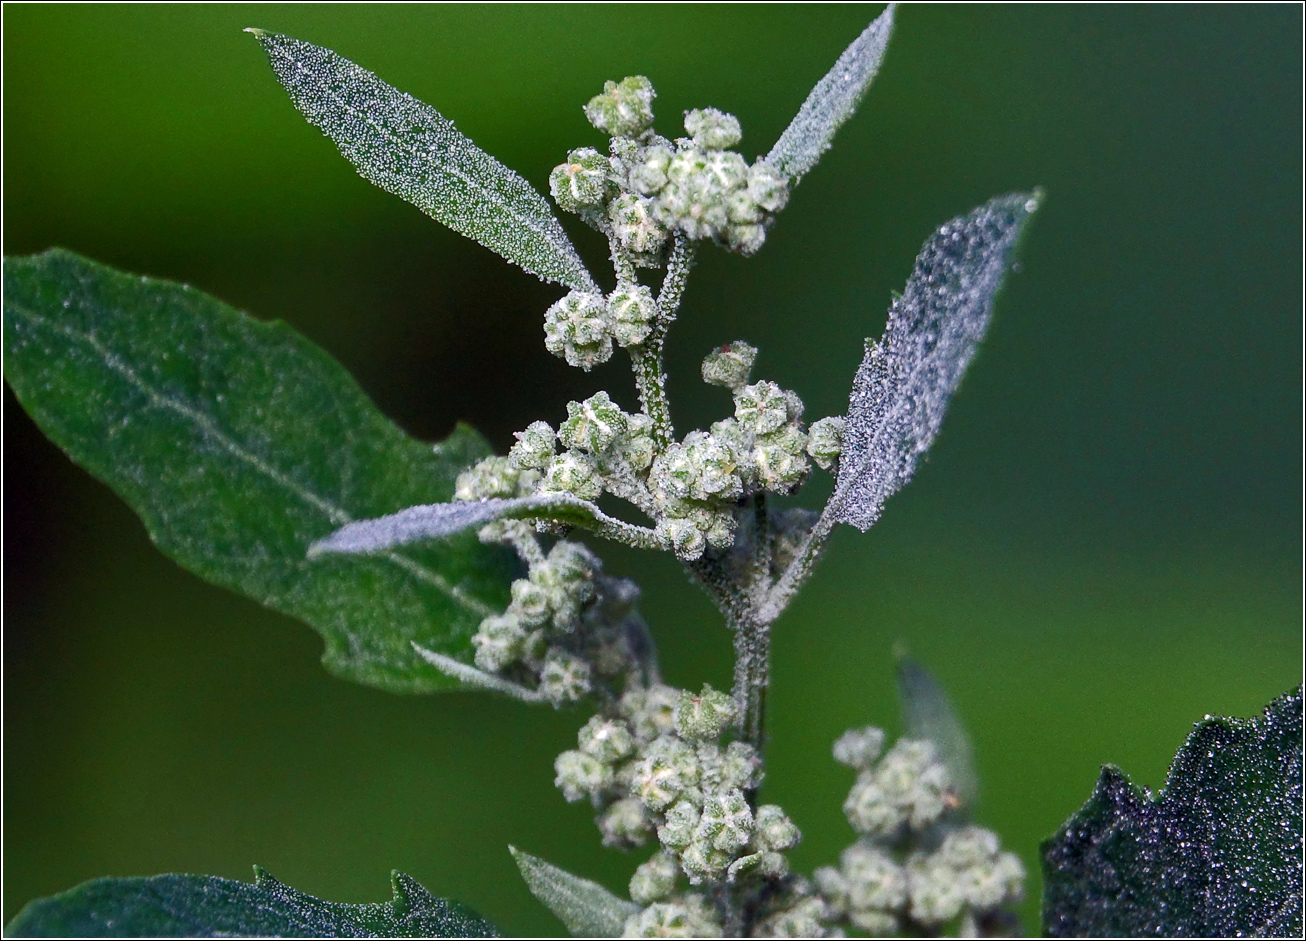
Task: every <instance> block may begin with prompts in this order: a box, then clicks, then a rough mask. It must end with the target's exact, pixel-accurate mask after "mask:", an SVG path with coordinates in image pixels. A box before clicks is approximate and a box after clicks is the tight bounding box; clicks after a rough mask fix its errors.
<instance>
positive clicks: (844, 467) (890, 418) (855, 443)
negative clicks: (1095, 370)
mask: <svg viewBox="0 0 1306 941" xmlns="http://www.w3.org/2000/svg"><path fill="white" fill-rule="evenodd" d="M1039 198H1040V194H1039V193H1037V192H1035V193H1032V194H1031V193H1015V194H1012V195H1008V196H1000V197H998V198H997V199H994V200H992V201H990V202H988V203H985V204H984V205H983V206H980V207H979V208H978V209H976V210H974V211H973V212H971V213H970V214H969V215H966V216H961V217H960V218H957V219H953V220H952V221H951V222H948V223H945V224H944V225H942V226H940V227H939V229H938V230H937V231H936V232H935V233H934V235H932V236H931V237H930V239H929V240H928V241H927V242H926V243H925V245H924V247H923V248H922V249H921V252H920V254H919V255H918V256H917V257H916V265H915V268H914V269H913V271H912V275H911V279H910V280H909V281H908V282H907V288H906V290H905V291H904V292H903V294H902V296H901V297H899V298H897V299H896V300H895V301H894V303H893V306H892V307H891V308H890V309H889V324H888V326H887V327H886V328H885V331H884V336H883V337H882V338H881V339H880V341H879V342H878V343H875V342H872V341H870V340H868V341H867V344H866V358H865V359H863V360H862V365H861V367H860V368H859V369H858V370H857V376H856V378H855V379H854V381H853V391H852V396H851V398H850V399H849V403H848V418H847V424H846V426H845V429H844V442H843V454H842V456H841V457H840V460H839V479H838V482H837V484H836V486H835V490H834V494H833V495H832V496H831V497H830V502H829V503H828V504H827V505H826V510H825V515H826V518H827V519H828V520H829V521H830V522H841V523H851V524H852V525H853V526H856V527H857V528H858V529H861V530H863V531H865V530H867V529H869V528H870V527H871V525H872V524H873V523H874V522H875V521H876V519H878V518H879V515H880V508H881V507H882V506H883V505H884V501H885V500H886V499H888V498H889V496H891V495H892V494H893V493H895V492H896V491H897V490H898V489H899V488H900V487H902V485H903V484H905V483H906V482H907V481H908V480H910V479H911V476H912V473H913V472H914V471H915V469H916V463H917V461H918V460H919V459H920V456H921V455H922V454H923V453H925V451H926V450H927V449H928V448H929V446H930V443H931V442H932V441H933V440H934V436H935V435H936V434H937V433H938V430H939V424H940V423H941V422H942V421H943V413H944V411H945V410H946V409H947V407H948V401H949V399H950V398H951V397H952V393H953V391H955V390H956V388H957V384H958V383H959V382H960V381H961V376H962V373H964V372H965V370H966V366H967V364H968V363H969V362H970V359H971V356H972V355H974V352H975V346H976V344H978V343H979V341H980V339H981V338H982V337H983V336H984V331H985V330H986V329H987V328H988V324H989V315H990V313H991V312H992V310H993V298H994V295H996V294H997V292H998V289H999V288H1000V287H1001V286H1002V279H1003V276H1004V275H1005V274H1006V271H1007V262H1008V258H1009V256H1010V254H1011V250H1012V248H1013V247H1014V246H1015V244H1016V240H1017V238H1018V237H1019V235H1020V231H1021V227H1022V226H1023V225H1024V223H1025V220H1026V219H1027V218H1028V217H1029V215H1030V213H1032V212H1033V211H1034V210H1035V209H1036V208H1038V202H1039Z"/></svg>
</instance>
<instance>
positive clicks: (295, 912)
mask: <svg viewBox="0 0 1306 941" xmlns="http://www.w3.org/2000/svg"><path fill="white" fill-rule="evenodd" d="M390 885H391V890H392V892H393V896H392V898H391V899H390V901H388V902H370V903H364V904H360V905H350V904H345V903H342V902H324V901H323V900H322V899H318V898H314V897H313V896H311V895H306V894H304V893H303V892H299V891H297V890H295V889H292V888H291V887H290V886H288V885H286V884H285V883H283V882H278V881H277V880H276V879H274V878H272V876H270V875H268V874H267V873H266V872H264V871H263V870H262V869H260V868H259V867H258V866H255V867H254V884H253V885H251V884H250V883H248V882H239V881H237V880H235V879H221V878H219V877H217V876H187V875H173V874H168V875H163V876H149V877H136V878H127V879H92V880H91V881H90V882H84V883H82V884H81V885H79V886H77V887H76V888H73V889H69V890H68V891H67V892H60V893H59V894H58V895H52V896H50V897H49V898H45V899H37V900H36V901H34V902H29V903H28V904H27V905H26V906H25V907H24V908H23V910H22V911H21V912H19V913H18V915H17V916H15V918H14V920H13V921H11V922H10V923H9V924H8V925H6V926H5V936H6V937H19V938H115V937H116V938H133V937H135V938H145V937H165V938H166V937H173V938H232V937H246V938H495V937H498V932H497V931H495V929H494V926H493V925H492V924H490V923H489V922H488V921H486V920H485V919H484V918H481V917H480V916H479V915H477V914H476V913H475V912H473V911H471V910H470V909H468V908H466V907H464V906H462V905H460V904H458V903H457V902H449V901H446V900H445V899H441V898H436V897H435V896H434V895H432V894H431V893H430V892H428V891H427V890H426V889H425V888H423V887H422V885H421V884H420V883H419V882H418V881H417V880H416V879H414V878H413V877H412V876H407V875H404V874H403V873H402V872H394V873H391V875H390Z"/></svg>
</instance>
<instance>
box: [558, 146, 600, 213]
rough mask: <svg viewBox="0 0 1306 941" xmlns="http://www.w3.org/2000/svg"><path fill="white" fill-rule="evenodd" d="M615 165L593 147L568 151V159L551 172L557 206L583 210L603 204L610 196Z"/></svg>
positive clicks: (570, 210) (576, 210) (575, 210)
mask: <svg viewBox="0 0 1306 941" xmlns="http://www.w3.org/2000/svg"><path fill="white" fill-rule="evenodd" d="M611 173H612V165H611V163H609V161H608V158H607V157H605V156H603V155H602V154H601V153H599V152H598V151H597V150H595V149H594V148H593V147H582V148H580V149H579V150H573V151H571V152H570V153H569V154H567V162H566V163H562V164H559V165H558V166H556V167H554V168H553V172H552V173H550V174H549V191H550V192H551V193H552V194H553V198H554V201H556V202H557V204H558V206H559V207H560V208H562V209H565V210H567V211H568V212H580V211H581V210H583V209H594V208H596V207H599V206H602V205H603V204H604V203H605V202H606V201H607V200H608V199H609V198H611V196H612V193H613V191H614V190H615V186H614V185H613V184H612V182H611V179H610V177H611Z"/></svg>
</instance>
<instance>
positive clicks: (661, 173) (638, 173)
mask: <svg viewBox="0 0 1306 941" xmlns="http://www.w3.org/2000/svg"><path fill="white" fill-rule="evenodd" d="M670 165H671V149H670V148H669V147H663V146H662V145H660V144H654V145H653V146H652V147H646V148H645V149H644V150H643V151H641V152H640V154H639V156H638V158H637V160H636V162H635V163H634V165H633V166H631V168H630V188H631V189H632V190H634V191H635V192H636V193H642V194H643V195H645V196H653V195H655V194H656V193H657V192H658V191H659V190H660V189H662V187H664V186H666V185H667V167H668V166H670Z"/></svg>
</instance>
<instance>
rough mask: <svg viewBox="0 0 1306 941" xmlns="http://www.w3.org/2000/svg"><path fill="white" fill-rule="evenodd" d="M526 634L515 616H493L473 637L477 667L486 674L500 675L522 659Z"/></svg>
mask: <svg viewBox="0 0 1306 941" xmlns="http://www.w3.org/2000/svg"><path fill="white" fill-rule="evenodd" d="M525 639H526V632H525V631H524V630H522V626H521V622H520V621H519V620H518V619H517V617H516V616H515V615H513V614H492V615H490V616H489V617H487V618H486V619H485V620H483V621H481V624H480V627H479V628H478V629H477V631H476V634H475V635H474V636H473V637H472V646H474V647H475V648H476V658H475V663H476V666H477V667H479V668H480V669H482V670H484V671H485V672H486V673H500V672H502V671H503V670H506V669H507V668H508V667H510V666H512V665H513V664H514V663H516V662H517V661H518V660H520V659H521V657H522V645H523V642H524V641H525Z"/></svg>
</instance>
